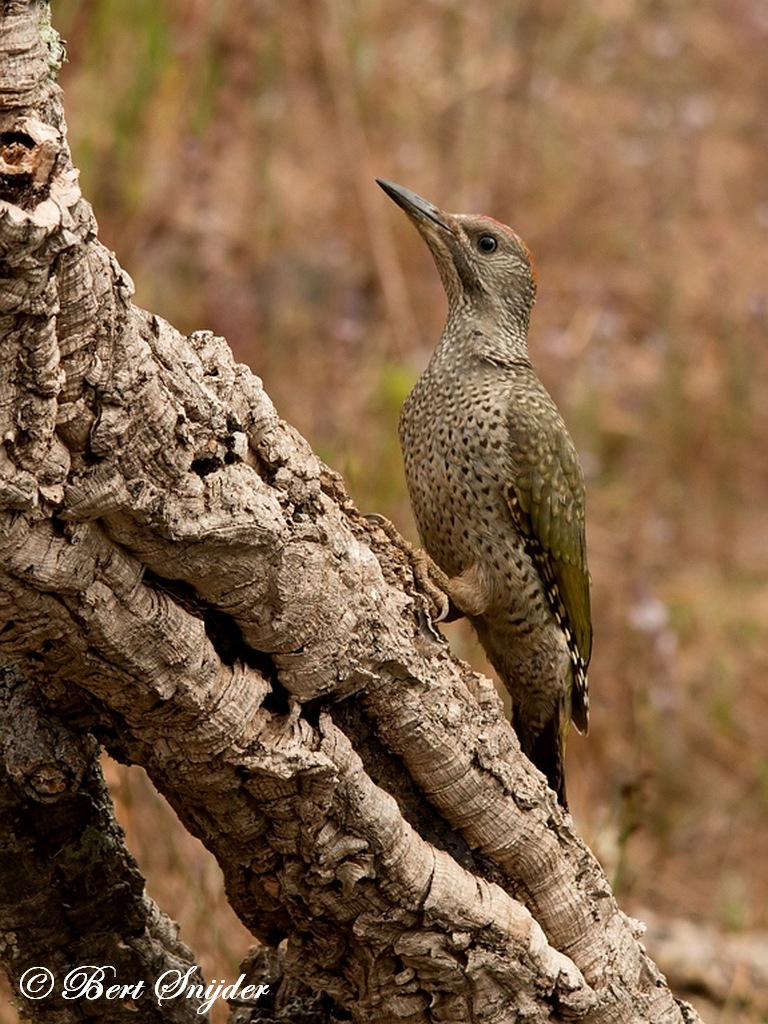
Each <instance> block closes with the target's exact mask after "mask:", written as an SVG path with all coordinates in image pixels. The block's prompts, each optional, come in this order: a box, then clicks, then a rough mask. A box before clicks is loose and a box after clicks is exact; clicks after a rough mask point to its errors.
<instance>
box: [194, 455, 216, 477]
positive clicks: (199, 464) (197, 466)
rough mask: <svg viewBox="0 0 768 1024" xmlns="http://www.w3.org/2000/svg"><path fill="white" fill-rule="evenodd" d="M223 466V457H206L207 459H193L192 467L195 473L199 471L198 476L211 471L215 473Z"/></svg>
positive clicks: (206, 474) (205, 474)
mask: <svg viewBox="0 0 768 1024" xmlns="http://www.w3.org/2000/svg"><path fill="white" fill-rule="evenodd" d="M220 466H221V459H218V458H213V457H212V458H205V459H193V460H192V466H191V467H190V468H191V469H192V472H193V473H197V475H198V476H208V474H209V473H215V472H216V470H217V469H219V468H220Z"/></svg>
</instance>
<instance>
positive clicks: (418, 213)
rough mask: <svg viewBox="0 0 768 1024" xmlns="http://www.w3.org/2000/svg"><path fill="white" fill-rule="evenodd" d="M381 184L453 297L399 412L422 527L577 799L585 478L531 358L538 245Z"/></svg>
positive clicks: (526, 730)
mask: <svg viewBox="0 0 768 1024" xmlns="http://www.w3.org/2000/svg"><path fill="white" fill-rule="evenodd" d="M380 184H381V185H382V187H383V188H384V190H385V191H386V192H387V193H388V194H389V195H390V196H391V197H392V198H393V199H394V200H395V202H397V203H398V205H400V206H401V207H402V208H403V209H404V210H405V211H406V213H408V215H409V216H410V218H411V220H412V221H413V222H414V224H415V225H416V227H417V228H418V229H419V231H420V233H421V235H422V237H423V238H424V239H425V241H426V242H427V244H428V246H429V248H430V250H431V252H432V255H433V257H434V259H435V262H436V264H437V267H438V270H439V271H440V275H441V278H442V280H443V284H444V286H445V289H446V293H447V295H448V302H449V312H448V319H447V322H446V325H445V329H444V332H443V335H442V338H441V339H440V342H439V344H438V346H437V348H436V350H435V352H434V354H433V356H432V359H431V360H430V363H429V365H428V367H427V369H426V370H425V372H424V374H423V375H422V376H421V378H420V379H419V380H418V382H417V383H416V385H415V387H414V388H413V390H412V391H411V393H410V394H409V395H408V397H407V399H406V401H405V403H404V405H403V409H402V413H401V417H400V441H401V446H402V450H403V457H404V462H405V473H406V479H407V483H408V491H409V495H410V499H411V506H412V508H413V513H414V517H415V519H416V524H417V527H418V530H419V534H420V536H421V539H422V542H423V544H424V547H425V549H426V551H427V553H428V554H429V555H430V557H431V558H432V559H433V560H434V562H435V563H436V564H437V565H438V566H439V567H440V568H441V569H442V570H443V572H445V573H446V575H447V576H448V577H449V579H450V584H449V596H450V597H451V599H452V601H453V602H454V604H455V605H456V606H457V607H458V608H459V609H460V610H461V611H462V612H463V613H464V614H466V615H467V617H468V618H469V619H470V621H471V623H472V625H473V626H474V628H475V630H476V631H477V634H478V637H479V639H480V641H481V643H482V644H483V647H484V648H485V651H486V653H487V655H488V658H489V660H490V661H491V664H492V665H493V666H494V668H495V669H496V671H497V672H498V673H499V676H500V677H501V679H502V681H503V682H504V684H505V686H506V687H507V689H508V690H509V693H510V695H511V697H512V705H513V710H512V721H513V724H514V726H515V730H516V732H517V734H518V737H519V739H520V744H521V747H522V749H523V751H524V752H525V753H526V754H527V755H528V756H529V757H530V758H531V760H532V761H533V762H534V763H535V764H536V765H537V767H539V768H540V769H541V770H542V771H543V772H544V773H545V774H546V775H547V777H548V779H549V782H550V785H551V786H552V788H553V789H555V790H556V792H557V793H558V796H559V798H560V800H561V802H562V803H563V804H564V805H566V806H567V803H566V795H565V776H564V765H563V759H564V752H565V737H566V733H567V729H568V723H569V721H570V720H571V719H572V720H573V721H574V723H575V725H576V726H577V727H578V728H579V730H580V731H582V732H586V731H587V727H588V699H587V683H586V668H587V664H588V662H589V657H590V652H591V644H592V629H591V622H590V606H589V575H588V570H587V561H586V549H585V539H584V484H583V478H582V473H581V468H580V466H579V461H578V457H577V455H576V451H575V448H574V446H573V442H572V441H571V438H570V436H569V434H568V431H567V429H566V427H565V424H564V423H563V420H562V417H561V416H560V414H559V412H558V411H557V409H556V407H555V405H554V403H553V401H552V399H551V398H550V396H549V394H548V393H547V391H546V390H545V388H544V387H543V385H542V384H541V382H540V381H539V379H538V378H537V376H536V374H535V372H534V370H533V368H532V366H531V363H530V360H529V357H528V349H527V341H526V336H527V330H528V320H529V315H530V309H531V306H532V305H533V301H534V297H535V287H536V278H535V272H534V270H533V264H532V261H531V258H530V254H529V252H528V250H527V248H526V247H525V245H524V243H523V242H522V241H521V240H520V239H519V238H518V237H517V235H515V234H514V232H513V231H511V230H510V229H509V228H507V227H505V226H504V225H501V224H499V223H498V222H496V221H493V220H491V219H490V218H487V217H474V216H466V215H453V214H448V213H445V212H443V211H441V210H439V209H438V208H437V207H435V206H433V205H432V204H431V203H428V202H427V201H426V200H423V199H421V198H420V197H419V196H416V195H415V194H414V193H412V192H410V191H408V190H407V189H403V188H402V187H401V186H396V185H393V184H392V183H390V182H380ZM489 239H491V240H492V241H489ZM492 244H493V248H491V246H492Z"/></svg>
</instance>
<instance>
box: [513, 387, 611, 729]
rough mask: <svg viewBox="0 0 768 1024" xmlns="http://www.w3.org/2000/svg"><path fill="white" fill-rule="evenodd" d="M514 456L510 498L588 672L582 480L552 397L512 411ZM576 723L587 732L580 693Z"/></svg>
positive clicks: (589, 644)
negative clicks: (537, 549) (517, 511)
mask: <svg viewBox="0 0 768 1024" xmlns="http://www.w3.org/2000/svg"><path fill="white" fill-rule="evenodd" d="M544 398H546V401H544V400H543V399H544ZM510 452H511V465H510V480H511V488H510V490H511V494H510V498H511V497H514V499H515V502H514V503H515V504H516V505H517V507H518V509H519V512H521V513H522V516H518V518H520V519H521V520H522V522H520V524H519V525H520V526H521V528H523V530H524V531H525V532H526V533H527V534H528V536H529V537H530V538H531V540H532V541H533V545H532V546H533V547H534V549H535V548H539V549H540V555H541V557H542V558H543V559H544V561H545V566H544V569H545V570H546V573H545V575H549V576H550V578H551V579H552V581H553V582H554V583H555V584H556V586H557V590H558V593H559V596H560V600H561V601H562V605H563V609H564V611H565V614H566V617H567V620H568V625H569V626H570V628H571V631H572V633H573V636H574V639H575V641H576V646H577V649H578V653H579V656H580V658H581V661H582V662H583V664H584V667H585V669H586V666H587V665H588V664H589V659H590V655H591V653H592V617H591V611H590V600H589V570H588V568H587V549H586V539H585V532H584V478H583V476H582V472H581V466H580V465H579V459H578V455H577V454H576V450H575V448H574V446H573V442H572V441H571V438H570V436H569V434H568V432H567V430H566V428H565V424H564V423H563V421H562V419H561V418H560V415H559V413H558V412H557V410H556V409H555V408H554V406H553V405H552V404H551V400H549V396H546V395H543V396H542V397H541V399H540V400H539V401H537V402H534V403H529V404H527V407H526V403H520V404H519V405H515V406H513V409H512V415H511V418H510ZM513 513H514V509H513ZM545 582H546V581H545ZM574 690H576V688H574ZM573 721H574V724H575V725H576V726H577V728H579V729H580V730H581V731H586V724H587V723H586V708H585V707H584V706H583V700H582V697H581V694H578V693H576V692H574V707H573Z"/></svg>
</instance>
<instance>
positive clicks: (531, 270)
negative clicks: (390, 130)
mask: <svg viewBox="0 0 768 1024" xmlns="http://www.w3.org/2000/svg"><path fill="white" fill-rule="evenodd" d="M376 180H377V182H378V184H379V185H380V186H381V187H382V188H383V189H384V191H385V192H386V193H387V195H388V196H389V197H390V198H391V199H393V200H394V201H395V202H396V203H397V205H398V206H399V207H401V208H402V209H403V210H405V212H406V213H407V214H408V216H409V217H410V219H411V220H412V221H413V223H414V224H415V225H416V227H417V228H418V231H419V234H420V235H421V237H422V238H423V239H424V241H425V242H426V243H427V245H428V246H429V249H430V251H431V253H432V256H433V258H434V261H435V263H436V264H437V269H438V270H439V272H440V277H441V279H442V282H443V287H444V288H445V291H446V294H447V296H448V303H449V307H450V309H451V312H453V313H461V312H462V311H463V310H465V311H466V310H469V311H471V312H472V313H473V314H476V315H477V316H479V317H488V318H490V319H491V320H492V321H493V322H495V324H496V326H497V327H503V326H504V327H507V328H511V329H512V330H513V331H514V333H516V334H518V333H521V334H522V336H523V339H524V337H525V334H526V333H527V329H528V321H529V318H530V313H531V307H532V306H533V303H534V301H535V299H536V269H535V267H534V264H533V258H532V257H531V254H530V251H529V250H528V246H527V245H526V244H525V242H524V241H523V240H522V239H521V238H520V237H519V236H518V235H516V234H515V232H514V231H513V230H512V229H511V228H508V227H507V226H506V225H505V224H500V223H499V221H497V220H493V218H492V217H483V216H479V215H476V214H463V213H446V212H445V211H444V210H441V209H439V208H438V207H437V206H435V205H434V204H433V203H430V202H429V201H428V200H426V199H422V197H421V196H418V195H416V193H415V192H411V190H410V189H407V188H404V187H403V186H402V185H395V184H394V183H393V182H391V181H384V180H383V179H381V178H377V179H376Z"/></svg>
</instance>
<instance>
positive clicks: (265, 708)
mask: <svg viewBox="0 0 768 1024" xmlns="http://www.w3.org/2000/svg"><path fill="white" fill-rule="evenodd" d="M2 9H3V11H4V13H3V15H2V18H1V19H0V22H1V23H0V46H1V47H2V53H0V68H2V72H1V74H2V84H1V86H0V104H2V110H1V111H0V133H1V134H0V144H2V152H1V153H0V159H2V160H3V164H2V167H1V168H0V198H1V199H2V202H1V203H0V246H1V247H2V257H1V259H2V262H1V263H0V274H2V279H0V317H1V318H2V330H1V332H0V336H1V339H2V340H1V344H2V359H1V360H0V418H1V420H2V422H1V428H2V439H3V444H2V447H0V534H1V536H2V542H1V546H0V573H2V590H1V592H0V644H1V645H2V646H1V648H0V657H2V658H3V659H4V660H5V661H6V662H13V663H14V664H15V665H16V666H18V667H19V668H20V669H21V670H22V672H23V673H24V675H25V676H26V678H27V679H29V680H31V681H32V682H33V683H34V685H35V688H36V691H37V694H38V696H39V698H40V699H41V700H43V701H44V702H45V706H46V708H47V709H48V714H55V715H56V716H58V717H59V718H60V719H61V720H62V722H66V723H67V724H68V726H69V727H70V728H73V729H76V730H78V731H80V732H86V731H88V732H90V733H91V734H92V735H93V736H95V737H96V738H97V739H98V741H99V742H100V743H101V744H103V745H104V747H105V748H106V749H107V750H108V751H110V752H111V753H113V754H115V755H116V756H118V757H119V758H121V759H123V760H127V761H130V762H132V763H136V764H141V765H143V766H144V768H145V769H146V771H147V772H148V773H149V775H150V776H151V778H152V779H153V781H154V783H155V785H156V786H157V787H158V789H159V790H161V792H162V793H163V794H164V795H165V796H166V797H167V798H168V800H169V801H170V803H171V804H172V806H173V807H174V809H175V810H176V812H177V813H178V815H179V816H180V818H181V820H182V821H183V822H184V823H185V825H186V827H187V828H188V829H189V830H190V831H191V832H193V833H194V834H195V835H196V836H199V837H200V839H201V840H202V841H203V842H204V843H205V845H206V846H207V847H208V849H210V850H211V851H212V852H213V853H214V855H215V856H216V858H217V860H218V862H219V864H220V865H221V867H222V870H223V872H224V875H225V878H226V884H227V892H228V896H229V899H230V901H231V903H232V906H233V907H234V908H235V910H236V911H237V913H238V914H239V916H240V917H241V919H242V920H243V921H244V922H245V924H246V925H247V926H248V927H249V928H250V929H251V930H252V931H253V933H254V935H256V936H257V937H258V938H259V939H260V940H261V941H262V942H264V943H267V944H271V945H275V944H277V943H278V942H280V941H281V940H283V939H287V951H286V955H285V973H286V976H287V977H288V978H290V977H291V976H294V977H297V976H300V977H301V978H302V979H303V981H304V982H306V983H307V984H309V985H310V986H311V987H312V988H314V989H316V990H324V991H325V992H327V993H329V994H330V995H331V996H332V998H333V999H334V1000H335V1001H336V1003H337V1004H338V1005H339V1006H341V1007H344V1008H346V1010H347V1011H348V1012H349V1013H350V1014H351V1016H352V1019H353V1020H356V1021H385V1022H393V1021H398V1020H408V1021H410V1022H414V1024H416V1022H422V1021H423V1022H426V1021H485V1022H501V1021H511V1020H516V1019H525V1020H530V1021H544V1020H565V1019H569V1020H571V1019H580V1020H584V1021H589V1022H603V1021H617V1022H618V1021H621V1022H622V1024H630V1022H635V1021H637V1022H640V1021H654V1022H662V1021H664V1022H667V1021H668V1022H673V1021H694V1020H697V1019H698V1018H697V1017H696V1015H695V1013H694V1012H693V1011H692V1010H691V1008H690V1007H688V1006H687V1005H686V1004H683V1003H679V1002H677V1001H676V1000H675V999H674V997H673V996H672V994H671V993H670V991H669V990H668V988H667V987H666V985H665V982H664V979H663V978H662V977H661V976H660V974H659V972H658V970H657V968H656V967H655V966H654V964H653V963H652V962H651V961H650V959H649V958H648V957H647V955H646V954H645V951H644V950H643V947H642V946H641V945H640V944H639V942H638V937H639V935H640V934H641V931H642V927H641V926H640V925H638V923H637V922H634V921H632V920H630V919H628V918H627V917H626V916H625V915H624V914H623V913H622V912H621V911H620V909H619V908H618V906H617V905H616V902H615V900H614V898H613V896H612V894H611V891H610V888H609V886H608V883H607V881H606V879H605V877H604V875H603V874H602V872H601V870H600V868H599V866H598V864H597V863H596V862H595V860H594V858H593V857H592V856H591V854H590V853H589V851H588V850H587V849H586V847H585V846H584V844H583V843H582V842H581V841H580V840H579V838H578V837H577V836H576V835H575V834H574V832H573V830H572V821H571V819H570V817H569V816H568V815H567V814H564V813H563V812H562V810H561V809H560V808H559V807H558V805H557V802H556V800H555V797H554V795H553V794H552V793H551V792H550V791H549V790H548V789H547V787H546V785H545V784H544V781H543V778H542V776H541V775H540V774H539V773H538V772H537V771H536V770H535V769H534V768H533V767H532V766H531V765H530V764H529V763H528V762H527V760H526V759H525V758H524V757H523V756H522V755H521V753H520V750H519V746H518V744H517V741H516V738H515V736H514V733H513V732H512V730H511V728H510V726H509V725H508V723H507V722H506V721H505V720H504V717H503V713H502V708H501V704H500V701H499V699H498V698H497V696H496V694H495V691H494V689H493V687H492V685H491V683H490V682H489V681H487V680H485V679H483V678H481V677H479V676H477V675H476V674H475V673H473V672H471V671H470V670H469V669H468V668H467V667H466V666H464V665H462V664H459V663H457V662H456V661H455V660H454V659H452V657H451V656H450V654H449V652H448V650H447V649H446V647H445V645H444V643H443V642H442V641H441V640H440V639H439V637H437V635H436V634H435V633H434V631H433V630H432V629H431V627H430V626H429V624H428V622H427V621H426V614H425V608H426V607H427V605H428V602H427V601H426V599H425V598H424V597H423V596H422V595H421V593H420V591H419V588H418V583H417V581H416V580H415V579H414V575H413V570H412V567H411V565H410V563H409V561H408V559H407V558H406V557H405V556H404V554H403V551H402V550H401V549H400V548H399V547H398V546H397V545H395V544H393V543H392V542H391V541H390V540H389V538H388V537H386V536H385V535H384V533H382V531H381V530H380V529H379V528H378V527H377V526H376V525H375V524H373V523H371V522H369V521H368V520H366V519H365V518H363V517H362V516H361V515H360V514H359V513H358V511H357V510H356V509H355V507H354V506H353V505H352V503H351V501H350V500H349V498H348V496H347V495H346V493H345V490H344V487H343V484H342V481H341V480H340V478H339V477H338V476H337V475H336V474H335V473H334V472H332V471H331V470H330V469H329V468H328V467H326V466H324V465H323V464H322V463H321V462H320V461H319V460H318V459H317V458H316V457H315V455H314V454H313V453H312V451H311V450H310V448H309V446H308V445H307V443H306V442H305V441H304V440H303V439H302V438H301V437H300V436H299V435H298V434H297V433H296V431H295V430H293V429H292V428H291V427H290V426H289V425H288V424H286V423H284V422H282V421H281V420H280V419H279V417H278V416H277V414H276V412H275V410H274V407H273V406H272V403H271V402H270V400H269V398H268V397H267V395H266V393H265V392H264V390H263V388H262V385H261V382H260V381H259V380H258V378H256V377H254V376H253V375H252V374H251V373H250V372H249V371H248V370H247V369H246V368H245V367H244V366H241V365H237V364H235V363H234V362H233V359H232V355H231V352H230V350H229V349H228V347H227V345H226V343H225V342H224V341H223V339H221V338H217V337H214V336H213V335H212V334H210V333H209V332H205V331H201V332H196V333H194V334H192V335H190V336H189V337H183V336H181V335H180V334H179V333H178V332H177V331H175V330H174V329H173V328H172V327H171V326H170V325H169V324H167V323H166V322H164V321H163V320H161V319H160V318H159V317H157V316H154V315H152V314H151V313H147V312H144V311H143V310H141V309H138V308H136V307H135V306H133V305H132V303H131V292H132V285H131V281H130V278H129V277H128V275H127V274H126V273H125V272H124V271H123V270H122V269H121V268H120V266H119V265H118V263H117V261H116V259H115V258H114V256H113V255H112V254H110V253H109V252H108V251H107V250H106V249H105V248H104V247H103V246H102V245H101V244H100V243H99V241H98V239H97V235H96V224H95V221H94V219H93V215H92V212H91V209H90V207H89V205H88V204H87V202H86V201H85V200H84V199H83V198H82V196H81V194H80V190H79V188H78V184H77V173H76V171H75V170H74V168H73V167H72V165H71V161H70V156H69V152H68V149H67V145H66V138H65V127H64V120H63V113H62V109H61V105H60V95H59V90H58V88H57V86H56V85H55V84H54V82H53V81H52V79H51V77H49V63H50V62H52V61H55V59H56V56H57V51H56V44H55V39H52V38H51V33H50V30H49V29H48V28H47V26H46V25H45V24H42V23H41V18H44V16H45V14H46V8H45V7H44V6H43V7H42V8H41V7H40V6H39V5H38V4H37V3H35V2H20V0H17V2H10V3H9V2H6V3H5V4H4V5H3V8H2ZM41 24H42V29H43V31H42V32H41ZM46 44H47V45H48V49H46ZM102 924H103V922H102ZM20 966H21V965H20V964H19V963H18V962H13V963H12V964H11V965H10V970H11V971H12V972H14V971H16V970H18V968H19V967H20ZM37 1009H39V1007H38V1008H37Z"/></svg>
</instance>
